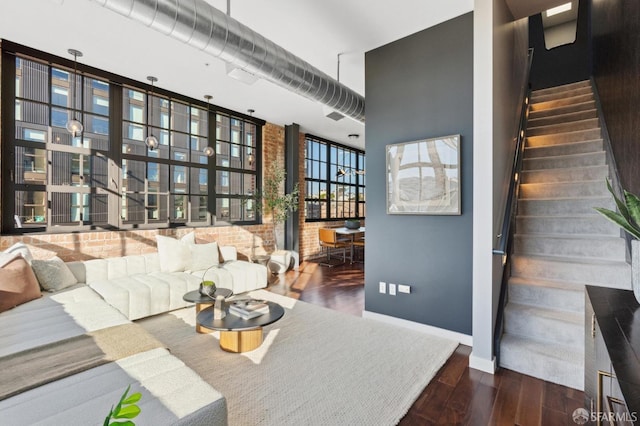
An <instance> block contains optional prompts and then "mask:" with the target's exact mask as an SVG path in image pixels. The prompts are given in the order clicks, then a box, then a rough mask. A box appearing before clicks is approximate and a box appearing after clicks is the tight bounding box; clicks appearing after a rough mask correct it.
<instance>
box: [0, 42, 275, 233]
mask: <svg viewBox="0 0 640 426" xmlns="http://www.w3.org/2000/svg"><path fill="white" fill-rule="evenodd" d="M7 45H10V46H11V48H9V49H7V48H5V46H7ZM24 49H26V50H28V53H29V54H28V55H27V54H23V53H22V52H20V46H19V45H13V44H11V43H4V44H3V51H2V55H3V56H2V59H3V60H2V77H3V78H2V93H3V106H4V107H5V108H3V115H2V127H3V131H2V159H3V172H2V173H3V175H2V176H3V179H2V189H3V191H2V193H3V195H2V205H3V209H2V215H3V221H2V223H3V229H2V231H3V232H5V233H7V232H8V233H12V232H55V231H83V230H92V229H131V228H146V227H148V228H158V227H171V226H180V225H190V226H205V225H229V224H238V223H240V224H249V223H258V221H259V217H258V216H257V215H256V213H255V202H254V198H253V197H254V194H255V193H256V189H257V186H258V185H259V176H260V174H259V170H260V169H261V161H262V159H261V156H260V155H259V153H260V152H261V143H260V141H261V135H262V126H263V125H264V121H262V120H259V119H255V118H253V117H248V116H245V115H243V114H235V113H234V112H233V111H228V110H223V109H219V108H217V107H214V106H213V105H211V106H209V105H208V104H206V103H204V102H201V101H197V100H193V99H190V98H187V97H184V96H182V95H178V94H175V93H172V92H168V91H165V90H162V89H158V88H157V87H156V88H155V90H154V88H153V87H150V86H148V85H146V84H142V83H137V82H135V81H132V80H129V79H126V78H124V77H118V76H114V75H112V74H108V73H106V72H104V71H101V70H96V69H92V68H90V67H81V69H80V70H78V72H77V73H76V72H74V70H73V68H72V67H70V66H69V63H68V61H65V60H64V59H60V58H56V57H54V56H51V55H48V54H45V53H42V52H40V53H41V56H40V55H37V54H36V55H34V53H33V52H34V51H33V50H32V49H29V48H24ZM14 50H15V51H14ZM14 93H15V96H13V94H14ZM5 96H7V97H10V98H11V99H9V98H6V99H5ZM9 102H11V103H9ZM7 105H11V107H10V108H7ZM70 119H77V120H79V121H81V122H82V123H83V126H84V130H83V131H82V132H80V133H78V134H75V135H72V134H71V133H69V132H68V131H67V129H66V128H65V126H66V124H67V122H68V121H69V120H70ZM149 134H153V135H154V136H156V137H157V139H158V141H159V146H158V147H157V148H156V149H153V150H151V149H149V148H148V147H147V146H146V145H145V142H144V141H145V138H146V137H147V135H149ZM206 147H211V149H212V151H213V152H214V154H213V156H211V157H209V156H207V155H206V154H205V152H204V149H205V148H206Z"/></svg>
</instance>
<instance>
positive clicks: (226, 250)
mask: <svg viewBox="0 0 640 426" xmlns="http://www.w3.org/2000/svg"><path fill="white" fill-rule="evenodd" d="M220 254H222V259H224V261H225V262H228V261H230V260H238V250H237V249H236V248H235V247H234V246H220Z"/></svg>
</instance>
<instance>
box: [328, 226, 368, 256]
mask: <svg viewBox="0 0 640 426" xmlns="http://www.w3.org/2000/svg"><path fill="white" fill-rule="evenodd" d="M333 229H335V231H336V234H338V235H342V236H347V237H349V238H351V242H352V243H353V241H354V240H355V238H356V236H359V235H360V234H362V235H361V236H360V238H362V239H363V240H364V226H361V227H360V228H357V229H351V228H347V227H346V226H342V227H340V228H333ZM349 254H350V255H351V257H350V259H351V263H353V244H350V252H349Z"/></svg>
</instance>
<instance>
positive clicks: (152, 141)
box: [144, 135, 160, 151]
mask: <svg viewBox="0 0 640 426" xmlns="http://www.w3.org/2000/svg"><path fill="white" fill-rule="evenodd" d="M144 143H145V145H147V147H149V150H150V151H153V150H154V149H156V148H157V147H158V145H160V143H159V142H158V138H156V137H155V136H153V135H149V136H147V138H146V139H145V140H144Z"/></svg>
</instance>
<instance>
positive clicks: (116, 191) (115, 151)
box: [0, 40, 266, 234]
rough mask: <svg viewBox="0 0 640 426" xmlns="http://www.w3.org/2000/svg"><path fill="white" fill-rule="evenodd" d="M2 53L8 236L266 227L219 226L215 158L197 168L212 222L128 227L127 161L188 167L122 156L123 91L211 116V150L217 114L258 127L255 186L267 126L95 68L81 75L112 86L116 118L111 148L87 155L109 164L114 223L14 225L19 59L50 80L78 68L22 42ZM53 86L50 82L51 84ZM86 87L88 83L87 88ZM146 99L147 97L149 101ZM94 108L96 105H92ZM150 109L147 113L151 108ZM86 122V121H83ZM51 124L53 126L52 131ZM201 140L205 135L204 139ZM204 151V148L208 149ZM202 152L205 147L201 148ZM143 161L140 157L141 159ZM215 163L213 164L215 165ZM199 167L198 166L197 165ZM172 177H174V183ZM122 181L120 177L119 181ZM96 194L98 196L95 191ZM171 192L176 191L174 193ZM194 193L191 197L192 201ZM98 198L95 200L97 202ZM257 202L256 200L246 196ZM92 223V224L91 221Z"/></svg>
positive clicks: (83, 68)
mask: <svg viewBox="0 0 640 426" xmlns="http://www.w3.org/2000/svg"><path fill="white" fill-rule="evenodd" d="M0 49H1V54H2V80H1V82H0V84H1V85H2V86H1V90H2V94H3V96H2V100H1V102H2V104H1V108H2V118H1V119H2V132H1V141H2V143H1V144H0V145H1V149H0V154H1V164H2V170H1V171H0V179H1V180H0V182H1V184H2V197H1V202H2V218H1V219H2V227H1V231H2V234H25V233H46V234H51V233H60V232H67V233H68V232H89V231H95V230H127V229H157V228H171V227H179V226H193V227H198V226H229V225H252V224H260V223H262V218H261V216H260V215H259V214H257V213H256V214H255V216H254V219H253V220H244V221H219V220H216V211H215V207H216V203H215V200H216V193H215V188H216V180H215V177H216V171H217V170H218V167H217V166H216V160H215V158H216V157H215V155H214V157H210V159H209V160H208V161H207V163H206V166H205V167H195V168H196V169H204V168H206V170H207V177H208V182H207V185H208V194H207V211H208V219H207V221H206V222H201V221H192V220H191V217H187V220H169V218H168V219H167V220H166V221H161V220H160V221H157V222H153V223H128V224H125V223H124V222H123V220H122V218H121V213H122V202H121V195H122V194H121V193H120V188H121V184H122V176H121V174H122V169H121V168H122V160H123V159H126V158H128V159H141V158H146V159H152V160H154V162H157V163H158V164H167V167H169V170H172V169H171V165H176V164H178V165H182V163H183V162H181V161H174V160H171V159H168V158H167V159H164V158H155V157H154V158H150V157H147V156H146V155H144V156H129V155H128V154H126V153H123V152H122V147H123V140H124V136H123V108H124V107H123V91H124V90H125V88H127V87H129V88H133V89H135V90H137V91H140V92H143V93H146V94H149V93H151V91H152V90H153V94H154V97H162V98H166V99H167V100H169V102H177V103H180V104H186V105H189V106H193V107H195V108H198V109H200V110H203V111H205V112H206V114H207V123H208V124H207V132H208V135H207V136H208V139H206V141H204V143H205V144H206V145H208V146H211V147H214V148H215V145H216V139H215V134H216V130H215V118H216V115H217V114H225V115H227V116H230V117H234V118H235V119H237V120H241V121H242V122H243V123H250V124H251V125H252V126H254V128H255V134H254V138H255V149H254V150H253V152H252V154H253V158H252V160H253V162H254V164H255V166H254V168H255V170H253V171H252V174H253V175H255V178H254V179H253V180H254V181H255V187H256V188H260V185H261V176H262V160H263V159H262V131H263V126H264V125H265V124H266V122H265V121H264V120H261V119H259V118H256V117H253V116H249V115H245V114H242V113H238V112H236V111H232V110H229V109H226V108H224V107H220V106H217V105H214V104H208V103H206V102H204V101H200V100H196V99H192V98H189V97H187V96H184V95H181V94H178V93H175V92H171V91H168V90H164V89H161V88H159V87H153V88H152V87H151V86H150V85H148V84H145V83H141V82H138V81H135V80H133V79H129V78H126V77H122V76H119V75H116V74H113V73H109V72H107V71H104V70H100V69H97V68H93V67H90V66H87V65H84V64H80V63H78V64H77V72H78V74H79V75H82V76H83V77H85V76H86V77H92V78H97V79H99V80H101V81H105V82H107V83H108V85H109V86H108V87H109V106H110V113H109V116H108V120H109V144H110V146H109V149H108V150H107V151H104V152H97V151H96V150H93V149H89V150H87V152H86V153H84V154H85V155H90V156H91V157H93V156H96V155H103V156H104V157H105V158H106V160H107V161H108V167H109V172H108V173H109V175H108V176H109V182H110V183H109V188H101V189H100V191H99V192H100V193H104V194H106V196H107V197H108V211H109V213H108V214H109V219H108V223H100V224H93V223H84V222H83V223H82V224H76V223H72V224H68V225H65V226H38V227H22V228H19V227H18V226H17V224H16V221H15V220H14V214H15V212H16V201H15V197H14V194H15V191H16V184H15V182H14V178H15V175H16V157H15V156H16V153H15V151H16V150H15V147H16V142H15V141H16V137H15V136H16V133H15V128H16V127H15V124H16V123H15V102H16V57H21V58H25V59H28V60H31V61H35V62H40V63H42V64H44V65H46V66H48V67H49V68H48V69H49V78H50V75H51V69H52V67H56V68H61V69H64V70H71V72H73V68H74V63H73V61H72V60H69V59H65V58H61V57H58V56H55V55H51V54H49V53H45V52H42V51H39V50H36V49H33V48H30V47H26V46H22V45H20V44H17V43H13V42H11V41H8V40H1V41H0ZM49 83H50V80H49ZM81 87H83V88H84V84H83V85H81ZM48 90H49V92H51V86H49V88H48ZM49 97H50V98H49V104H51V101H52V99H51V93H49ZM74 97H76V98H77V97H80V99H82V100H83V102H84V101H85V96H84V94H82V95H81V96H78V95H77V94H75V93H74ZM145 99H146V98H145ZM89 107H91V105H89ZM145 110H146V108H145ZM83 121H84V118H83ZM155 122H157V120H156V117H154V123H155ZM50 124H51V123H49V127H51V126H50ZM144 129H145V136H146V129H147V127H146V125H145V126H144ZM186 135H187V145H188V148H190V146H191V144H192V140H191V138H190V135H191V126H190V125H189V128H188V129H187V134H186ZM200 136H201V135H200ZM203 146H204V145H203ZM200 148H201V147H200ZM135 157H137V158H135ZM211 158H213V160H211ZM191 164H193V163H191ZM195 165H196V166H199V165H204V164H195ZM188 174H189V176H187V179H189V180H191V178H192V177H191V174H190V173H188ZM171 176H172V174H171V173H169V180H172V178H171ZM114 177H117V178H114ZM169 191H171V190H169ZM91 193H95V191H93V192H91ZM169 193H171V192H169ZM192 195H193V194H192V193H191V192H189V196H192ZM92 198H93V197H92ZM244 198H251V197H244ZM46 208H47V214H48V216H49V215H50V214H51V211H52V206H51V200H49V201H48V204H47V207H46ZM170 208H171V204H169V209H170ZM85 222H86V221H85Z"/></svg>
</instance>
